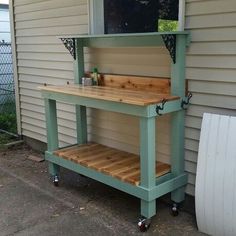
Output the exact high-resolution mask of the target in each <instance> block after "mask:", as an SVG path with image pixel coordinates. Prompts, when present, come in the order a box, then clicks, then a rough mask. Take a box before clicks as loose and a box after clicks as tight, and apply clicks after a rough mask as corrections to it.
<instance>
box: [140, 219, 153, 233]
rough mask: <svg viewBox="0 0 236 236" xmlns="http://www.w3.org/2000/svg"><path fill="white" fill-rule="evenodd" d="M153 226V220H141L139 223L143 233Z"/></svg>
mask: <svg viewBox="0 0 236 236" xmlns="http://www.w3.org/2000/svg"><path fill="white" fill-rule="evenodd" d="M150 225H151V219H146V218H140V219H139V221H138V227H139V230H140V231H141V232H146V231H147V230H148V229H149V227H150Z"/></svg>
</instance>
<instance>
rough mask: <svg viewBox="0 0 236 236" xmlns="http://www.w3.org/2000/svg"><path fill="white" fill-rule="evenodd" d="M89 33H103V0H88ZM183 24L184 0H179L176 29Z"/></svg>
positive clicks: (181, 28)
mask: <svg viewBox="0 0 236 236" xmlns="http://www.w3.org/2000/svg"><path fill="white" fill-rule="evenodd" d="M88 11H89V13H88V14H89V34H104V5H103V0H88ZM184 26H185V0H179V19H178V31H183V30H184Z"/></svg>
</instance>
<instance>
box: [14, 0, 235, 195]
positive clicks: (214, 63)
mask: <svg viewBox="0 0 236 236" xmlns="http://www.w3.org/2000/svg"><path fill="white" fill-rule="evenodd" d="M13 4H14V19H15V37H16V53H17V55H16V56H17V67H18V80H19V94H20V111H21V126H22V134H23V135H25V136H28V137H31V138H34V139H37V140H40V141H43V142H46V130H45V118H44V103H43V100H42V99H41V95H40V92H39V90H38V88H37V87H38V86H40V85H42V84H44V83H47V84H65V83H66V82H67V81H70V82H72V81H73V63H72V57H71V56H70V54H69V53H68V52H67V50H66V49H65V48H64V46H63V45H62V43H61V42H60V40H58V38H57V36H59V35H70V34H87V33H88V32H89V29H88V24H89V21H88V6H87V1H86V0H67V1H62V0H50V1H42V0H38V1H35V0H34V1H33V0H14V1H13ZM227 4H229V5H227ZM227 4H224V2H223V1H213V0H212V1H205V0H202V1H199V0H197V1H196V0H195V1H194V0H188V1H187V3H186V29H189V30H191V32H192V41H193V42H192V44H191V46H190V48H189V49H188V52H187V79H188V80H189V90H190V91H191V92H193V95H194V96H193V98H192V100H191V102H192V105H191V106H190V108H189V110H188V112H187V117H186V130H185V138H186V140H185V148H186V151H185V159H186V162H185V163H186V164H185V169H186V171H188V172H189V184H188V186H187V189H186V192H187V193H189V194H191V195H193V194H194V183H195V173H196V162H197V150H198V141H199V133H200V125H201V117H202V114H203V112H215V113H221V114H234V115H236V114H235V113H236V112H235V111H234V109H235V102H234V100H235V97H234V94H235V91H236V90H235V86H236V85H235V83H234V75H236V72H235V67H236V63H235V59H236V58H235V57H234V55H235V48H236V47H235V45H236V40H235V38H236V37H235V35H234V32H233V27H234V25H233V24H234V22H235V19H234V18H235V17H236V3H235V1H233V0H232V1H230V0H229V1H228V2H227ZM232 9H235V11H234V12H233V11H232ZM218 19H219V20H218ZM85 54H86V55H85V63H86V69H87V70H91V68H92V67H94V66H97V67H98V68H99V70H100V71H101V72H103V73H117V74H133V75H146V76H163V77H169V76H170V66H169V65H170V59H169V56H168V53H167V51H166V49H164V48H148V49H144V48H141V49H135V48H128V49H116V48H114V49H87V50H86V53H85ZM58 123H59V139H60V144H61V145H65V144H71V143H75V141H76V139H75V135H76V131H75V128H74V127H75V113H74V108H73V107H72V106H71V105H68V104H58ZM88 124H89V125H88V132H89V139H90V140H94V141H97V142H100V143H103V144H106V145H109V146H113V147H117V148H120V149H123V150H127V151H130V152H134V153H137V152H138V149H139V145H138V142H139V135H138V133H139V132H138V120H137V118H134V117H131V116H127V115H122V114H118V113H111V112H106V111H98V110H95V109H90V110H89V111H88ZM169 128H170V127H169V116H163V117H161V118H160V119H159V122H158V129H157V146H158V154H159V156H158V158H159V159H161V160H165V161H167V162H168V160H169V150H170V149H169V144H170V139H169V138H170V137H169Z"/></svg>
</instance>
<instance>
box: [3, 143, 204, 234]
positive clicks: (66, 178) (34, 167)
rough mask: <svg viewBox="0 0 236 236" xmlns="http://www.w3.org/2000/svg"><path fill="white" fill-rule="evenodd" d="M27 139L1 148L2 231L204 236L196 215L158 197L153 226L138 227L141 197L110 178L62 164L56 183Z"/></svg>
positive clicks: (5, 232)
mask: <svg viewBox="0 0 236 236" xmlns="http://www.w3.org/2000/svg"><path fill="white" fill-rule="evenodd" d="M29 155H37V156H39V155H40V154H39V153H36V152H35V151H33V150H32V149H30V148H29V147H27V146H25V145H22V146H18V147H13V148H11V149H6V150H0V209H1V210H0V235H1V236H5V235H17V236H18V235H22V236H25V235H27V236H28V235H32V236H37V235H40V236H42V235H43V236H53V235H69V236H70V235H71V236H73V235H97V236H98V235H119V236H120V235H143V234H144V235H174V236H178V235H181V236H184V235H191V236H198V235H203V234H201V233H199V232H198V231H197V227H196V221H195V217H194V215H192V214H189V213H187V212H185V211H181V212H180V214H179V216H178V217H172V216H171V215H170V213H169V206H168V205H167V204H166V203H164V201H162V200H158V201H157V208H158V213H157V215H156V216H155V217H153V219H152V224H151V227H150V229H149V230H148V232H146V233H140V232H139V230H138V229H137V219H138V217H139V200H138V199H137V198H135V197H132V196H130V195H128V194H125V193H123V192H120V191H118V190H116V189H113V188H111V187H108V186H106V185H104V184H101V183H99V182H96V181H94V180H91V179H89V178H85V177H82V176H80V175H78V174H75V173H73V172H71V171H68V170H65V169H62V173H61V181H60V186H59V187H54V186H53V184H52V182H51V180H50V178H49V175H48V172H47V163H46V162H40V163H38V162H35V161H32V160H29V159H28V158H27V157H28V156H29Z"/></svg>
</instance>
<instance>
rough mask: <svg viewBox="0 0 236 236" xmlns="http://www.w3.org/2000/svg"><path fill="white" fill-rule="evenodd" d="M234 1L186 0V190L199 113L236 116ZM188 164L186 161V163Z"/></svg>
mask: <svg viewBox="0 0 236 236" xmlns="http://www.w3.org/2000/svg"><path fill="white" fill-rule="evenodd" d="M235 19H236V1H234V0H227V1H218V0H211V1H205V0H201V1H199V0H188V1H187V3H186V25H185V27H186V30H190V31H191V35H192V43H191V46H190V48H189V49H188V52H187V65H186V67H187V68H186V78H187V79H188V80H189V90H190V91H191V92H192V93H193V98H192V100H191V106H190V107H189V109H188V111H187V117H186V129H185V149H186V151H185V159H186V170H187V171H188V172H190V173H193V174H190V175H189V183H190V184H189V185H188V188H187V192H188V193H190V194H194V183H195V174H194V173H196V165H197V155H198V144H199V136H200V128H201V121H202V115H203V113H204V112H208V113H217V114H225V115H233V116H236V110H235V108H236V103H235V101H236V34H235V28H236V24H235ZM187 163H188V164H187Z"/></svg>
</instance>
